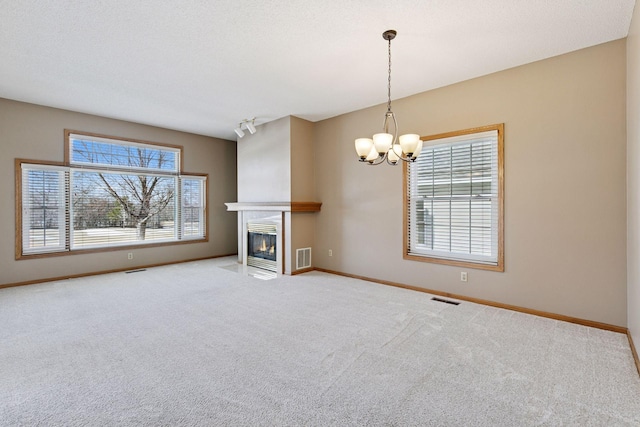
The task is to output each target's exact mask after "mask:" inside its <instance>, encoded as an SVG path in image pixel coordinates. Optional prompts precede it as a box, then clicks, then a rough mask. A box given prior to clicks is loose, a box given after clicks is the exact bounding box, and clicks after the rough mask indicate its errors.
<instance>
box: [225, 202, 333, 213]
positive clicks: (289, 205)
mask: <svg viewBox="0 0 640 427" xmlns="http://www.w3.org/2000/svg"><path fill="white" fill-rule="evenodd" d="M225 205H227V210H228V211H234V212H238V211H277V212H320V207H321V206H322V203H319V202H229V203H225Z"/></svg>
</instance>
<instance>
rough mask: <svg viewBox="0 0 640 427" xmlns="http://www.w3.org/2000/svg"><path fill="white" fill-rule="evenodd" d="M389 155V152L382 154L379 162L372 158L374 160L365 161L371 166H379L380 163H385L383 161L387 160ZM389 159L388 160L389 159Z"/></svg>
mask: <svg viewBox="0 0 640 427" xmlns="http://www.w3.org/2000/svg"><path fill="white" fill-rule="evenodd" d="M387 157H389V156H387V153H384V155H382V156H380V157H378V159H380V160H378V162H377V163H376V162H375V160H372V161H370V162H366V160H365V162H366V163H367V165H369V166H378V165H381V164H383V163H384V161H385V160H387ZM387 161H388V160H387Z"/></svg>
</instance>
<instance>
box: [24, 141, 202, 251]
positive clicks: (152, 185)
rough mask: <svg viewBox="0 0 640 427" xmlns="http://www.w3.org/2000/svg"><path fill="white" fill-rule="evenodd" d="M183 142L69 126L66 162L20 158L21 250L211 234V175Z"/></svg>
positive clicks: (180, 239) (148, 241)
mask: <svg viewBox="0 0 640 427" xmlns="http://www.w3.org/2000/svg"><path fill="white" fill-rule="evenodd" d="M181 154H182V149H181V147H177V146H166V145H159V144H151V143H143V142H139V141H128V140H123V139H118V138H111V137H105V136H99V135H86V134H80V133H75V132H71V131H67V132H66V145H65V163H64V164H60V165H55V164H43V163H41V162H32V161H28V160H17V161H16V167H19V168H20V172H21V173H20V175H19V176H20V180H21V182H20V185H19V186H18V188H19V190H20V192H21V194H20V195H19V197H18V203H19V205H20V211H21V216H20V221H21V227H19V229H20V230H19V231H20V233H21V236H20V238H19V239H17V241H18V242H19V245H17V247H18V249H19V251H18V253H17V254H16V255H17V257H18V258H20V257H21V256H23V255H36V254H43V253H60V252H62V253H65V252H71V251H78V250H89V249H104V248H111V247H122V246H131V245H148V244H159V243H173V242H184V241H192V240H202V239H206V236H207V234H206V222H205V218H206V203H205V200H206V181H207V179H206V176H205V175H196V174H184V173H181V171H180V169H181V167H180V165H181Z"/></svg>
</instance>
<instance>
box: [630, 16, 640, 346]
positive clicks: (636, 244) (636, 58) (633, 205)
mask: <svg viewBox="0 0 640 427" xmlns="http://www.w3.org/2000/svg"><path fill="white" fill-rule="evenodd" d="M627 228H628V231H627V233H628V234H627V327H628V328H629V331H631V335H632V337H633V341H634V344H635V346H636V347H637V348H638V350H640V261H639V260H640V6H639V5H638V4H636V8H635V10H634V13H633V19H632V21H631V28H630V30H629V36H628V37H627Z"/></svg>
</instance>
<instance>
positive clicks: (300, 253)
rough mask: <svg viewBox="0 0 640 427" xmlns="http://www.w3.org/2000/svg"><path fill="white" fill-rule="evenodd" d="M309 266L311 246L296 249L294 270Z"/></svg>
mask: <svg viewBox="0 0 640 427" xmlns="http://www.w3.org/2000/svg"><path fill="white" fill-rule="evenodd" d="M310 267H311V248H302V249H296V270H300V269H301V268H310Z"/></svg>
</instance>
